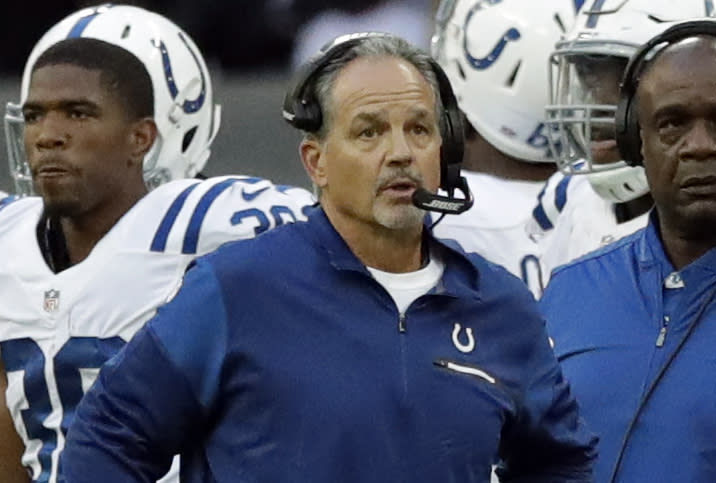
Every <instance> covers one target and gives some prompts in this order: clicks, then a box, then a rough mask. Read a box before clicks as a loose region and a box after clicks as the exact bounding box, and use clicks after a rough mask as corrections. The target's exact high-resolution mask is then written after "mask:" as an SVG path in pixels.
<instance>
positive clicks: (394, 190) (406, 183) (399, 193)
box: [380, 178, 418, 197]
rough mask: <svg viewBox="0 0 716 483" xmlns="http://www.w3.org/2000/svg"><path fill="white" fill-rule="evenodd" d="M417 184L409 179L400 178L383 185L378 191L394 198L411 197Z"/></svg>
mask: <svg viewBox="0 0 716 483" xmlns="http://www.w3.org/2000/svg"><path fill="white" fill-rule="evenodd" d="M417 187H418V184H417V183H416V182H415V181H413V180H410V179H406V178H401V179H395V180H392V181H390V182H388V183H386V184H384V185H383V186H382V187H381V188H380V191H381V192H382V193H386V194H388V195H391V196H395V197H411V196H412V195H413V192H414V191H415V190H416V189H417Z"/></svg>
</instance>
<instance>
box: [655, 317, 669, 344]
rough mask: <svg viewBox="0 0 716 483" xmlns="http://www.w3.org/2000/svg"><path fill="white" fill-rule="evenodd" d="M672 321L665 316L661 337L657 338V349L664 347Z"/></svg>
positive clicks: (660, 331) (660, 330) (660, 332)
mask: <svg viewBox="0 0 716 483" xmlns="http://www.w3.org/2000/svg"><path fill="white" fill-rule="evenodd" d="M670 320H671V318H670V317H669V316H668V315H665V316H664V319H663V321H662V324H661V329H659V335H658V336H657V337H656V347H664V339H666V331H667V329H668V327H669V321H670Z"/></svg>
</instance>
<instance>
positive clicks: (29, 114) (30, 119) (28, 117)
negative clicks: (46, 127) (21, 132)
mask: <svg viewBox="0 0 716 483" xmlns="http://www.w3.org/2000/svg"><path fill="white" fill-rule="evenodd" d="M22 117H23V119H24V120H25V124H32V123H34V122H35V121H37V119H38V118H39V115H38V113H37V112H35V111H24V112H23V113H22Z"/></svg>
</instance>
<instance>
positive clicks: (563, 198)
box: [554, 176, 572, 213]
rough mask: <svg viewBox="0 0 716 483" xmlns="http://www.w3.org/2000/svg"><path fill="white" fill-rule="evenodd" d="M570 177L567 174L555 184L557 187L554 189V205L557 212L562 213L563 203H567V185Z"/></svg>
mask: <svg viewBox="0 0 716 483" xmlns="http://www.w3.org/2000/svg"><path fill="white" fill-rule="evenodd" d="M571 179H572V178H571V177H569V176H567V177H565V178H562V181H560V182H559V184H557V188H555V190H554V205H555V206H556V207H557V211H558V212H559V213H562V210H563V209H564V205H566V204H567V187H568V186H569V181H570V180H571Z"/></svg>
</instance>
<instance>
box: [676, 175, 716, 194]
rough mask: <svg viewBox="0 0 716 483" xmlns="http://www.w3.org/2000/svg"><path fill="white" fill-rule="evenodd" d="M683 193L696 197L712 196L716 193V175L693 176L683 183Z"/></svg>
mask: <svg viewBox="0 0 716 483" xmlns="http://www.w3.org/2000/svg"><path fill="white" fill-rule="evenodd" d="M681 189H682V191H686V192H687V193H690V194H694V195H710V194H714V193H716V175H706V176H691V177H689V178H686V179H685V180H684V181H683V182H682V183H681Z"/></svg>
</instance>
